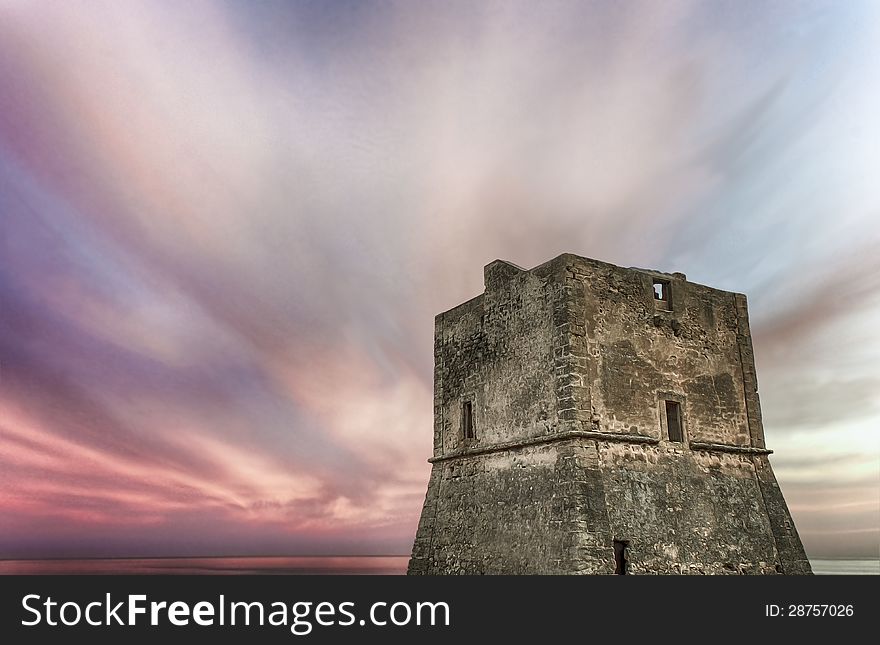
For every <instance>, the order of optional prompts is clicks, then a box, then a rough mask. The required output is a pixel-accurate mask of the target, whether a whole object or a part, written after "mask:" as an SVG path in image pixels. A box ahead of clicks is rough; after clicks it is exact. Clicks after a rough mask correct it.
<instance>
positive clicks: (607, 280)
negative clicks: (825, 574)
mask: <svg viewBox="0 0 880 645" xmlns="http://www.w3.org/2000/svg"><path fill="white" fill-rule="evenodd" d="M434 360H435V365H434V455H433V457H432V458H431V460H430V461H431V462H432V464H433V467H432V470H431V478H430V480H429V482H428V493H427V495H426V497H425V505H424V508H423V510H422V517H421V520H420V522H419V528H418V532H417V534H416V539H415V544H414V546H413V553H412V558H411V560H410V563H409V573H411V574H456V573H461V574H524V573H535V574H539V573H609V574H610V573H633V574H639V573H662V574H673V573H674V574H678V573H688V574H720V573H732V574H736V573H743V574H767V573H769V574H773V573H786V574H809V573H811V570H810V565H809V562H808V561H807V558H806V555H805V553H804V548H803V546H802V545H801V541H800V538H799V537H798V534H797V531H796V530H795V527H794V523H793V522H792V520H791V516H790V515H789V512H788V508H787V507H786V504H785V500H784V499H783V497H782V493H781V492H780V490H779V486H778V484H777V483H776V478H775V476H774V475H773V470H772V469H771V467H770V463H769V461H768V459H767V455H768V454H770V452H771V451H770V450H767V449H766V447H765V446H764V429H763V427H762V424H761V408H760V404H759V402H758V392H757V390H758V385H757V378H756V376H755V363H754V355H753V353H752V341H751V335H750V332H749V320H748V311H747V308H746V297H745V296H744V295H742V294H738V293H730V292H727V291H720V290H718V289H712V288H710V287H706V286H703V285H700V284H695V283H693V282H688V281H687V280H686V278H685V276H684V275H683V274H681V273H673V274H667V273H661V272H658V271H650V270H643V269H625V268H621V267H617V266H614V265H611V264H607V263H605V262H599V261H596V260H591V259H587V258H582V257H579V256H576V255H570V254H565V255H561V256H559V257H557V258H555V259H553V260H550V261H549V262H546V263H545V264H542V265H540V266H538V267H536V268H534V269H531V270H525V269H521V268H520V267H517V266H515V265H513V264H510V263H509V262H504V261H502V260H496V261H495V262H492V263H491V264H489V265H488V266H486V268H485V291H484V293H483V294H482V295H479V296H477V297H476V298H473V299H471V300H468V301H467V302H465V303H463V304H461V305H459V306H457V307H455V308H453V309H450V310H449V311H446V312H444V313H442V314H440V315H438V316H437V318H436V320H435V331H434Z"/></svg>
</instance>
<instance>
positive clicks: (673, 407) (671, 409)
mask: <svg viewBox="0 0 880 645" xmlns="http://www.w3.org/2000/svg"><path fill="white" fill-rule="evenodd" d="M666 433H667V436H668V437H669V440H670V441H675V442H678V443H681V442H682V441H684V432H682V429H681V404H680V403H678V402H677V401H666Z"/></svg>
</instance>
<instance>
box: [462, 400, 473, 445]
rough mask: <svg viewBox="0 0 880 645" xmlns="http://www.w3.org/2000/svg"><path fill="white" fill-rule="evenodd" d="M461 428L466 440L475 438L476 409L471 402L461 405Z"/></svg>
mask: <svg viewBox="0 0 880 645" xmlns="http://www.w3.org/2000/svg"><path fill="white" fill-rule="evenodd" d="M461 428H462V434H463V436H464V438H465V439H473V438H474V408H473V405H471V402H470V401H465V402H464V403H462V404H461Z"/></svg>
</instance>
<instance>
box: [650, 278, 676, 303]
mask: <svg viewBox="0 0 880 645" xmlns="http://www.w3.org/2000/svg"><path fill="white" fill-rule="evenodd" d="M670 295H671V289H670V285H669V280H654V301H655V302H654V304H656V305H657V306H661V305H662V306H663V308H664V309H669V308H670V307H669V305H670V303H671V302H672V299H671V298H670V297H669V296H670Z"/></svg>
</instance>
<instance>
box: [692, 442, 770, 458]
mask: <svg viewBox="0 0 880 645" xmlns="http://www.w3.org/2000/svg"><path fill="white" fill-rule="evenodd" d="M688 445H689V446H690V447H691V450H709V451H712V452H735V453H739V454H744V455H771V454H773V451H772V450H769V449H767V448H753V447H752V446H731V445H729V444H726V443H703V442H700V441H692V442H691V443H689V444H688Z"/></svg>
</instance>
